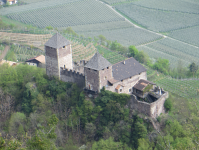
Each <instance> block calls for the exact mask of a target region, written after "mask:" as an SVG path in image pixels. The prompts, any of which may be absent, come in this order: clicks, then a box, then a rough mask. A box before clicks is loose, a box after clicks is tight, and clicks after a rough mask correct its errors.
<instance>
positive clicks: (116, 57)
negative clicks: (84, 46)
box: [97, 46, 127, 64]
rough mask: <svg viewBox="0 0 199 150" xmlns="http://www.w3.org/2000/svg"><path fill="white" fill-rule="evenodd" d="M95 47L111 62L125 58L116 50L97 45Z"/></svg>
mask: <svg viewBox="0 0 199 150" xmlns="http://www.w3.org/2000/svg"><path fill="white" fill-rule="evenodd" d="M97 49H98V51H99V53H100V54H101V55H102V56H103V57H104V58H106V59H107V60H108V61H109V62H110V63H112V64H115V63H117V62H120V61H123V60H125V59H127V58H126V57H124V56H123V55H120V54H118V53H117V52H113V51H111V50H109V49H106V48H103V47H101V46H97Z"/></svg>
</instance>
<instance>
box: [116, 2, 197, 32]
mask: <svg viewBox="0 0 199 150" xmlns="http://www.w3.org/2000/svg"><path fill="white" fill-rule="evenodd" d="M115 7H116V8H117V9H118V10H119V11H121V12H122V13H124V14H125V15H127V16H128V17H130V18H131V19H132V20H134V21H135V22H137V23H138V24H140V25H142V26H143V27H145V28H146V29H149V30H153V31H155V32H169V31H172V30H176V29H182V28H186V27H191V26H196V25H199V15H198V14H195V13H184V12H177V11H163V10H161V9H152V8H147V7H143V6H139V5H136V4H135V3H134V2H132V3H124V4H120V5H116V6H115ZM198 8H199V7H198ZM198 13H199V9H198Z"/></svg>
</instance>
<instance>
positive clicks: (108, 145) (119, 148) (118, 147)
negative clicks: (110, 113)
mask: <svg viewBox="0 0 199 150" xmlns="http://www.w3.org/2000/svg"><path fill="white" fill-rule="evenodd" d="M91 149H92V150H131V148H129V147H128V146H127V145H125V144H123V143H121V142H114V139H113V138H112V137H110V138H109V139H107V140H103V139H101V140H100V141H98V142H95V143H94V144H93V145H92V148H91Z"/></svg>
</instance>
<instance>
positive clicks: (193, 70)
mask: <svg viewBox="0 0 199 150" xmlns="http://www.w3.org/2000/svg"><path fill="white" fill-rule="evenodd" d="M189 70H190V72H191V73H193V76H194V73H196V72H197V70H198V66H197V65H196V64H195V63H191V64H190V66H189Z"/></svg>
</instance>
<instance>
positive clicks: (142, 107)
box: [127, 92, 169, 118]
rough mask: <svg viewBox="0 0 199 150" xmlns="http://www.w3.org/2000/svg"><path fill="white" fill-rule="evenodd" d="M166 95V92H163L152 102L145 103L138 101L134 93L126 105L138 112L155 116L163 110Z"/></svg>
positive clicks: (167, 95)
mask: <svg viewBox="0 0 199 150" xmlns="http://www.w3.org/2000/svg"><path fill="white" fill-rule="evenodd" d="M168 97H169V94H168V92H165V93H164V94H163V95H162V96H161V97H160V98H159V99H158V100H157V101H155V102H153V103H147V102H142V101H139V100H137V98H136V97H135V96H134V95H131V99H130V100H129V103H128V104H127V105H128V106H129V108H130V109H131V110H137V111H138V112H139V113H142V114H145V115H147V116H149V117H152V118H156V117H158V116H159V115H160V114H161V113H164V112H165V109H164V102H165V100H166V99H167V98H168Z"/></svg>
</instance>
